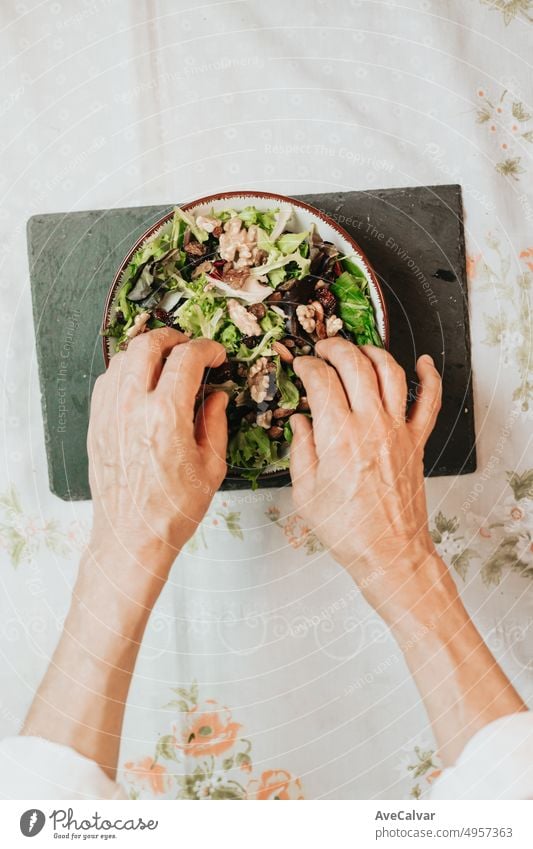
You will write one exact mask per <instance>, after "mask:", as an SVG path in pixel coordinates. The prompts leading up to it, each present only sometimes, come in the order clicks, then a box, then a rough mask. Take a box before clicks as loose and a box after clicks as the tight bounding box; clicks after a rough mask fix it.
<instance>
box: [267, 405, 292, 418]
mask: <svg viewBox="0 0 533 849" xmlns="http://www.w3.org/2000/svg"><path fill="white" fill-rule="evenodd" d="M293 412H294V411H293V410H286V409H285V408H284V407H278V409H277V410H274V412H273V413H272V416H273V418H275V419H286V418H287V416H291V415H292V413H293Z"/></svg>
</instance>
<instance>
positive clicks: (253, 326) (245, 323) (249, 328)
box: [227, 298, 263, 336]
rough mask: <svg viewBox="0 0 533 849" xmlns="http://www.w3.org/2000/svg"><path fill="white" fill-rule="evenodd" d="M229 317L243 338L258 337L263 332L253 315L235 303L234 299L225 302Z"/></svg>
mask: <svg viewBox="0 0 533 849" xmlns="http://www.w3.org/2000/svg"><path fill="white" fill-rule="evenodd" d="M227 304H228V312H229V317H230V318H231V320H232V322H233V324H235V325H236V326H237V327H238V328H239V330H240V331H241V333H244V335H245V336H260V335H261V333H262V332H263V331H262V330H261V326H260V324H259V322H258V320H257V319H256V317H255V316H254V315H252V314H251V313H249V312H248V310H247V309H246V307H244V306H243V305H242V304H240V303H239V302H238V301H236V300H235V299H234V298H229V299H228V301H227Z"/></svg>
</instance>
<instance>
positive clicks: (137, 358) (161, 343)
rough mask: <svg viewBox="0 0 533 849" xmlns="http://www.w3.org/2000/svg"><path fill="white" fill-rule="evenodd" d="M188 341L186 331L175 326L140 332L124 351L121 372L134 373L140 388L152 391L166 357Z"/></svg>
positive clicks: (123, 373)
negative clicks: (176, 328) (181, 330)
mask: <svg viewBox="0 0 533 849" xmlns="http://www.w3.org/2000/svg"><path fill="white" fill-rule="evenodd" d="M188 341H189V337H188V336H186V335H185V333H181V332H180V331H179V330H174V328H173V327H159V328H157V329H156V330H151V331H150V332H149V333H140V334H139V335H138V336H135V337H134V338H133V339H132V340H131V342H130V343H129V345H128V348H127V350H126V351H125V352H124V358H123V360H122V362H121V364H120V365H121V373H122V375H123V376H124V375H126V374H133V376H134V377H135V378H136V379H137V381H138V386H139V388H140V389H143V390H145V391H147V392H150V391H151V390H153V389H155V387H156V385H157V381H158V380H159V376H160V374H161V370H162V368H163V362H164V360H165V359H166V357H168V355H169V354H170V352H171V351H172V349H173V348H175V347H176V345H182V344H183V343H184V342H188ZM113 359H115V357H113ZM112 362H113V360H111V363H112Z"/></svg>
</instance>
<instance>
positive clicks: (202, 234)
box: [174, 206, 209, 242]
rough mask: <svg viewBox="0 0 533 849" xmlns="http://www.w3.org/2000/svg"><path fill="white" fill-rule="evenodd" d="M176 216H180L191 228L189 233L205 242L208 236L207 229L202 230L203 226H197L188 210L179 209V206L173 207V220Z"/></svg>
mask: <svg viewBox="0 0 533 849" xmlns="http://www.w3.org/2000/svg"><path fill="white" fill-rule="evenodd" d="M176 218H181V220H182V221H184V222H185V224H186V225H187V227H190V228H191V233H192V234H193V236H195V237H196V238H197V239H198V241H199V242H207V240H208V238H209V233H208V232H207V230H204V229H203V227H198V226H197V225H196V222H195V220H194V218H193V217H192V215H189V213H188V212H185V210H183V209H180V208H179V206H176V207H174V220H175V219H176Z"/></svg>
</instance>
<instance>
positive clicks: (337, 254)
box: [102, 191, 389, 488]
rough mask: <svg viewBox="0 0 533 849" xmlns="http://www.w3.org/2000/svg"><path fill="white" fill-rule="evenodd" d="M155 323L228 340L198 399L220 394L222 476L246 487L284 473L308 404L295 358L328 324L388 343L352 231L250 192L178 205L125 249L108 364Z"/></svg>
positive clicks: (108, 311)
mask: <svg viewBox="0 0 533 849" xmlns="http://www.w3.org/2000/svg"><path fill="white" fill-rule="evenodd" d="M162 326H172V327H175V328H176V329H178V330H181V331H182V332H184V333H186V334H187V335H188V336H190V337H191V338H199V337H206V338H211V339H216V340H217V341H218V342H220V343H221V344H223V345H224V347H225V348H226V352H227V361H226V363H225V364H223V365H222V366H219V367H218V368H216V369H210V370H209V372H208V373H207V374H206V375H204V383H203V385H202V388H201V391H200V393H199V398H198V402H200V401H201V399H202V398H203V397H205V396H206V394H208V393H209V392H212V391H224V392H226V393H227V394H228V396H229V404H228V408H227V409H228V427H229V445H228V457H227V459H228V479H229V480H230V481H234V482H237V484H238V482H239V481H240V482H242V486H243V487H244V486H250V485H251V486H252V488H255V487H256V486H258V485H262V486H265V485H267V486H268V485H269V484H270V483H272V484H274V482H275V479H276V478H279V477H280V476H283V477H286V475H287V469H288V465H289V453H290V442H291V438H292V431H291V428H290V415H291V414H292V413H293V412H296V411H297V412H303V413H309V407H308V404H307V399H306V397H305V390H304V387H303V385H302V384H301V382H300V381H299V379H298V378H297V376H296V375H295V373H294V371H293V369H292V363H293V361H294V358H295V357H296V356H299V355H309V354H312V353H313V349H314V344H315V343H316V341H317V340H319V339H324V338H327V337H332V336H336V335H340V336H344V337H345V338H348V339H350V340H351V341H353V342H355V343H356V344H373V345H380V346H385V347H387V346H388V338H389V327H388V319H387V311H386V306H385V301H384V298H383V293H382V291H381V288H380V285H379V282H378V279H377V277H376V274H375V272H374V270H373V268H372V266H371V265H370V263H369V262H368V259H367V258H366V256H365V254H364V253H363V251H362V250H361V248H360V247H359V245H358V244H357V242H356V241H355V240H354V239H353V238H352V236H350V235H349V234H348V233H347V232H346V231H345V230H344V229H343V228H342V227H340V226H339V225H338V224H337V223H336V222H335V221H334V220H333V219H332V218H331V217H329V216H328V215H325V214H324V213H323V212H321V211H320V210H318V209H316V208H314V207H312V206H310V205H308V204H306V203H304V202H302V201H300V200H296V199H293V198H289V197H285V196H283V195H278V194H273V193H270V192H255V191H234V192H224V193H220V194H214V195H210V196H207V197H203V198H200V199H198V200H194V201H191V202H189V203H186V204H183V205H182V206H181V207H176V208H175V209H174V210H172V211H170V212H169V213H168V214H166V215H165V216H163V217H162V218H161V219H159V220H158V221H157V222H155V224H153V225H152V226H151V227H150V228H149V229H148V230H147V231H146V232H145V233H144V234H143V235H142V236H141V237H140V238H139V239H138V240H137V242H136V243H135V244H134V245H133V246H132V248H131V249H130V250H129V251H128V254H127V255H126V257H125V258H124V260H123V262H122V263H121V265H120V267H119V268H118V270H117V273H116V275H115V278H114V280H113V282H112V284H111V287H110V290H109V294H108V297H107V300H106V304H105V308H104V317H103V325H102V333H103V352H104V360H105V363H106V366H107V365H109V362H110V360H111V358H112V357H113V355H114V354H115V353H116V352H117V351H119V350H122V349H124V348H126V347H127V345H128V343H129V341H130V340H131V339H132V338H134V337H135V336H137V335H138V334H140V333H144V332H148V331H149V330H151V329H155V328H156V327H162Z"/></svg>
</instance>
